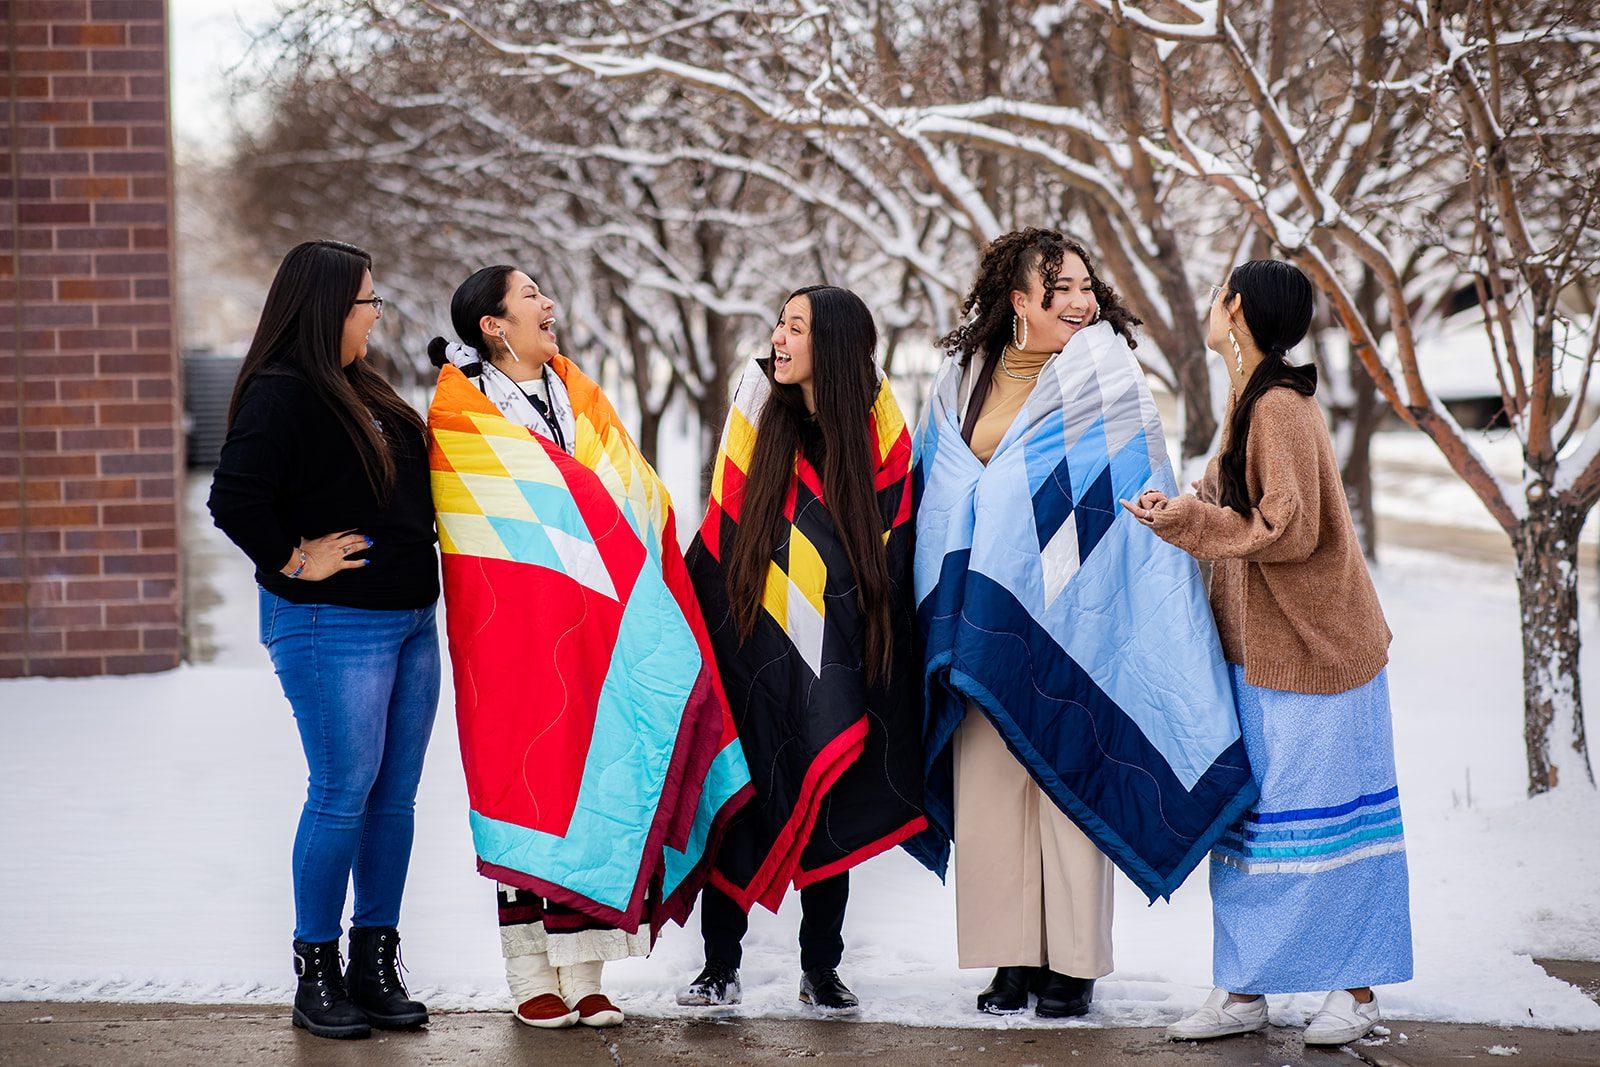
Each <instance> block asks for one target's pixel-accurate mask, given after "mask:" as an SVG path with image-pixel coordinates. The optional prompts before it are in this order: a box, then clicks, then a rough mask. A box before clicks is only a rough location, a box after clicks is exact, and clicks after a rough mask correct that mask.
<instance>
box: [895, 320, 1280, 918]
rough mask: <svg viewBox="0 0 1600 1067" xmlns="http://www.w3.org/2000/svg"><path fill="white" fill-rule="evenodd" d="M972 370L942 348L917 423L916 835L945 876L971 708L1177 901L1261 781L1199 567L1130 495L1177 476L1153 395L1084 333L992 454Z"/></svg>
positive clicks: (1111, 339)
mask: <svg viewBox="0 0 1600 1067" xmlns="http://www.w3.org/2000/svg"><path fill="white" fill-rule="evenodd" d="M961 371H962V369H961V367H960V365H959V363H958V362H957V361H956V360H954V359H951V360H949V361H947V362H946V363H945V366H944V367H943V369H942V370H941V371H940V372H939V374H938V375H937V377H936V378H935V380H934V384H933V388H932V393H931V396H930V398H929V403H928V407H927V410H926V412H925V413H924V416H923V422H922V425H921V427H920V428H919V430H918V434H917V444H916V452H917V464H918V466H917V480H916V484H917V490H918V494H919V497H920V499H919V502H918V505H917V544H916V579H915V580H916V596H917V604H918V616H919V622H920V626H921V630H922V636H923V639H924V641H925V646H924V656H925V672H926V674H925V677H926V685H927V698H928V703H927V708H928V712H927V714H928V722H927V724H926V732H925V736H926V740H927V769H928V770H927V798H926V803H927V808H928V818H929V825H930V829H929V830H928V831H927V832H926V833H925V834H923V835H922V836H921V837H920V838H919V839H918V840H917V841H916V842H914V843H913V846H912V848H911V850H912V852H913V853H914V854H915V855H917V856H918V858H919V859H921V860H922V862H923V863H924V864H926V865H927V866H928V867H930V868H931V869H932V870H933V871H934V872H935V873H937V874H939V875H941V876H943V874H944V870H945V867H946V864H947V862H948V859H949V852H950V832H951V829H950V828H951V826H952V824H953V814H954V812H953V779H952V772H953V765H952V758H951V738H952V735H953V734H954V733H955V730H956V727H957V726H959V725H960V723H961V720H962V718H963V717H964V716H965V715H966V714H967V707H968V705H969V703H970V704H972V705H975V706H976V707H978V708H980V709H981V710H982V711H983V712H984V713H985V714H987V715H988V716H989V718H990V720H991V721H992V722H993V723H994V725H995V727H996V728H997V729H998V730H999V732H1000V735H1001V736H1002V737H1003V738H1005V741H1006V744H1007V745H1008V746H1009V747H1010V749H1011V751H1012V752H1013V753H1014V754H1015V755H1016V757H1017V758H1018V759H1019V760H1020V761H1021V762H1022V763H1023V765H1024V766H1026V767H1027V768H1028V771H1029V772H1030V773H1031V774H1032V776H1033V778H1034V780H1035V781H1037V782H1038V783H1039V786H1040V787H1041V788H1042V789H1043V790H1044V792H1045V793H1046V794H1047V795H1048V796H1049V797H1050V798H1051V799H1052V800H1054V801H1055V803H1056V804H1057V805H1058V806H1059V807H1060V808H1061V810H1062V811H1064V812H1066V813H1067V815H1068V816H1069V817H1071V819H1072V820H1073V821H1074V822H1075V823H1076V824H1077V825H1078V826H1079V827H1081V828H1082V830H1083V831H1084V833H1086V834H1087V835H1088V836H1089V837H1090V838H1091V839H1092V840H1093V841H1094V842H1095V843H1096V844H1097V845H1098V846H1099V847H1100V849H1101V851H1103V852H1104V853H1105V854H1106V855H1107V856H1108V857H1110V858H1111V860H1112V861H1113V862H1115V863H1116V864H1117V866H1118V867H1120V868H1121V869H1122V870H1123V871H1124V872H1125V873H1126V874H1127V875H1128V877H1129V878H1131V879H1132V880H1133V881H1134V883H1135V884H1137V885H1138V886H1139V888H1140V889H1142V890H1144V892H1145V893H1146V895H1148V896H1149V897H1150V899H1151V900H1152V901H1154V900H1155V899H1156V898H1158V897H1166V896H1170V895H1171V893H1172V892H1173V890H1175V889H1177V887H1178V886H1179V885H1181V884H1182V883H1183V880H1184V879H1185V878H1186V877H1187V876H1188V874H1189V872H1190V871H1192V870H1193V869H1194V868H1195V866H1196V865H1197V864H1198V863H1199V862H1200V861H1201V860H1202V859H1203V858H1204V857H1205V855H1206V853H1207V852H1208V851H1209V850H1210V848H1211V846H1212V845H1213V844H1215V843H1216V841H1217V840H1218V839H1219V838H1220V837H1221V836H1222V834H1223V832H1224V831H1225V830H1226V829H1227V828H1228V826H1229V824H1231V823H1233V822H1234V821H1236V820H1237V818H1238V816H1239V815H1240V813H1241V812H1243V811H1244V810H1245V809H1246V808H1248V807H1249V806H1250V805H1251V804H1252V803H1253V802H1254V801H1255V799H1256V787H1255V784H1254V782H1253V780H1252V778H1251V775H1250V767H1249V764H1248V762H1247V760H1246V758H1245V750H1244V743H1243V741H1242V739H1241V737H1240V733H1239V718H1238V714H1237V712H1236V710H1235V708H1234V701H1233V688H1232V680H1231V678H1230V676H1229V674H1228V669H1227V665H1226V664H1225V663H1224V661H1223V658H1222V648H1221V644H1220V642H1219V641H1218V639H1217V630H1216V624H1215V622H1214V621H1213V619H1212V616H1211V610H1210V607H1209V605H1208V604H1207V602H1206V596H1205V590H1204V588H1203V586H1202V583H1201V580H1200V574H1199V570H1198V568H1197V566H1196V564H1195V562H1194V560H1193V559H1192V558H1190V557H1189V556H1188V555H1187V554H1185V553H1184V552H1182V551H1181V550H1179V549H1177V548H1174V547H1173V546H1171V545H1168V544H1167V543H1166V542H1164V541H1162V540H1161V539H1160V538H1158V537H1156V536H1155V535H1154V534H1153V533H1152V532H1151V531H1150V530H1149V529H1147V528H1146V527H1144V526H1143V525H1141V524H1140V523H1138V522H1137V521H1136V520H1135V519H1134V518H1133V516H1132V515H1130V514H1129V513H1128V512H1127V511H1126V510H1124V509H1123V508H1122V507H1121V506H1120V505H1119V504H1118V501H1119V500H1122V499H1133V498H1135V497H1137V496H1138V495H1139V493H1141V492H1143V491H1144V490H1146V489H1152V488H1153V489H1160V490H1163V491H1164V492H1166V493H1168V494H1173V493H1175V492H1176V489H1177V487H1176V485H1175V483H1174V481H1173V475H1172V467H1171V463H1170V461H1169V460H1168V458H1167V450H1166V442H1165V438H1164V436H1163V434H1162V429H1161V420H1160V418H1159V416H1158V415H1157V413H1156V408H1155V404H1154V402H1153V400H1152V399H1151V396H1150V389H1149V387H1148V386H1147V385H1146V384H1145V380H1144V374H1143V372H1142V371H1141V370H1140V368H1139V366H1138V363H1137V362H1136V361H1135V359H1134V356H1133V351H1132V350H1131V349H1130V348H1129V347H1128V344H1127V342H1126V341H1124V340H1123V339H1122V338H1121V337H1120V336H1119V335H1118V334H1117V333H1116V332H1115V331H1113V330H1112V328H1111V326H1110V324H1109V323H1099V324H1097V325H1094V326H1089V327H1086V328H1085V329H1083V330H1080V331H1079V332H1078V333H1077V334H1075V335H1074V336H1073V338H1072V340H1071V341H1070V342H1068V344H1067V347H1066V348H1065V349H1064V350H1063V351H1062V352H1061V353H1060V354H1059V355H1058V356H1056V357H1055V358H1054V359H1052V360H1051V361H1050V363H1049V364H1047V365H1046V367H1045V368H1044V371H1043V373H1042V374H1041V375H1040V377H1039V380H1038V382H1037V384H1036V385H1035V386H1034V390H1033V393H1032V394H1031V395H1030V396H1029V398H1028V400H1027V401H1026V403H1025V404H1024V405H1023V407H1022V410H1021V411H1020V413H1019V414H1018V415H1017V417H1016V421H1015V422H1014V423H1013V424H1012V426H1011V429H1010V430H1009V431H1008V432H1007V434H1006V436H1005V437H1004V438H1003V439H1002V440H1001V442H1000V445H999V447H998V448H997V449H996V451H995V454H994V456H993V457H992V458H991V459H990V461H989V463H988V465H987V466H985V465H984V464H983V463H980V462H979V461H978V459H977V457H976V456H974V455H973V454H972V451H971V449H969V448H968V447H967V445H966V443H965V442H964V441H963V440H962V437H961V415H962V412H961V402H962V396H961V393H962V382H961V378H962V373H961Z"/></svg>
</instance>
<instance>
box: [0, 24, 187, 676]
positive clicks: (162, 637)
mask: <svg viewBox="0 0 1600 1067" xmlns="http://www.w3.org/2000/svg"><path fill="white" fill-rule="evenodd" d="M3 17H4V18H5V19H6V22H5V24H4V25H5V30H6V33H7V35H8V40H7V41H6V44H5V55H6V63H7V81H8V86H7V90H8V96H9V101H10V106H9V108H8V114H7V116H6V122H5V128H4V129H3V130H0V137H3V138H4V139H5V142H6V145H7V153H6V157H7V158H6V167H5V170H4V172H0V186H3V187H4V189H5V194H6V200H7V201H8V210H7V212H6V218H5V221H4V224H3V225H4V232H5V240H6V241H7V242H8V243H7V246H6V248H5V249H4V261H3V263H0V304H3V307H0V677H15V676H18V675H24V674H38V675H88V674H125V673H135V672H142V671H156V670H165V669H168V668H171V667H174V666H176V665H177V663H178V658H179V651H180V649H181V647H182V640H181V629H182V599H181V593H180V589H179V575H180V570H179V565H178V527H179V493H180V491H181V490H180V486H181V484H182V482H181V477H180V476H181V471H182V458H183V457H182V451H183V439H182V434H181V433H180V432H179V419H180V415H181V412H180V407H179V404H180V400H179V397H180V391H179V389H178V374H179V362H178V356H177V346H176V344H175V342H174V338H173V328H174V314H173V298H172V279H173V277H174V275H175V270H174V263H173V244H172V243H173V233H174V223H175V220H174V218H173V198H172V145H171V133H170V128H169V121H168V112H169V108H168V87H167V26H166V7H165V4H164V2H163V0H9V2H8V3H7V5H6V13H5V15H4V16H3Z"/></svg>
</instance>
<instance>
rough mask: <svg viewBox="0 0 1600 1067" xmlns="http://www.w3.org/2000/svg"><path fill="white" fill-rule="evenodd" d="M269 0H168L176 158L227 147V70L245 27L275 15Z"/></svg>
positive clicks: (238, 55) (241, 52)
mask: <svg viewBox="0 0 1600 1067" xmlns="http://www.w3.org/2000/svg"><path fill="white" fill-rule="evenodd" d="M276 10H277V5H276V4H275V3H274V0H169V3H168V5H167V17H168V19H169V22H170V26H171V42H172V51H171V57H170V58H171V63H172V122H173V142H174V146H175V148H176V150H177V153H178V155H179V158H180V159H185V158H192V157H195V156H201V157H204V156H214V155H217V154H220V152H221V151H222V150H223V149H224V148H225V147H226V146H227V142H228V139H229V137H230V136H231V134H232V131H233V126H234V122H233V119H232V115H233V113H234V108H235V104H234V102H233V100H232V99H231V97H230V94H229V90H228V71H229V70H230V69H231V68H233V67H234V66H235V65H236V64H238V63H239V62H240V61H241V60H243V59H244V58H245V57H246V54H247V53H248V51H249V48H250V34H251V30H253V29H257V30H258V29H259V28H260V27H262V26H263V25H267V24H270V23H271V22H272V21H273V20H274V19H275V18H276Z"/></svg>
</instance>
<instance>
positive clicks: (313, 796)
mask: <svg viewBox="0 0 1600 1067" xmlns="http://www.w3.org/2000/svg"><path fill="white" fill-rule="evenodd" d="M371 267H372V259H371V257H370V256H368V255H367V253H365V252H363V251H361V250H360V249H359V248H355V247H353V246H351V245H347V244H341V243H338V242H335V241H310V242H307V243H305V244H302V245H299V246H297V247H296V248H294V249H293V250H292V251H290V252H289V254H288V255H287V256H285V257H284V260H283V263H282V265H280V266H279V268H278V273H277V276H276V277H275V278H274V279H273V282H272V288H271V289H270V290H269V291H268V293H267V301H266V306H265V308H263V310H262V313H261V322H260V324H259V325H258V326H257V327H256V334H255V339H254V340H253V341H252V342H251V344H250V351H249V354H248V355H247V356H246V357H245V361H244V367H243V368H242V369H241V370H240V372H239V382H238V384H237V385H236V386H235V387H234V393H233V402H232V405H231V407H230V408H229V413H228V437H227V441H226V442H225V443H224V445H223V447H222V458H221V461H220V463H219V464H218V466H217V471H216V477H215V480H214V481H213V482H212V486H211V500H210V507H211V514H212V517H213V519H214V520H215V521H216V524H217V526H218V527H219V528H220V529H221V530H222V531H223V532H224V533H225V534H227V535H228V537H229V538H230V539H231V540H232V541H233V542H234V544H236V545H238V546H239V547H240V548H241V549H243V550H244V552H245V554H246V555H248V556H249V557H250V559H251V560H252V561H253V562H254V563H255V565H256V582H257V584H259V585H260V587H261V588H260V602H261V641H262V643H263V644H264V645H265V646H266V648H267V651H268V653H269V654H270V655H271V657H272V663H273V666H274V667H275V668H276V670H277V674H278V680H279V681H280V683H281V684H282V685H283V691H284V695H285V696H286V697H288V699H289V703H290V705H291V706H292V707H293V708H294V716H295V722H296V724H297V725H298V726H299V730H300V742H301V745H302V747H303V748H304V750H305V754H306V763H307V765H308V766H309V768H310V784H309V786H308V788H307V791H306V802H305V807H304V809H303V810H302V812H301V815H300V825H299V829H298V831H297V832H296V834H295V842H294V901H295V935H294V954H295V973H296V974H297V975H299V988H298V991H297V993H296V995H295V1008H294V1024H295V1025H296V1026H298V1027H301V1028H303V1029H306V1030H309V1031H311V1032H312V1033H314V1034H317V1035H319V1036H323V1037H366V1036H368V1034H370V1032H371V1027H372V1026H379V1027H386V1028H398V1027H411V1026H420V1025H422V1024H423V1023H425V1022H427V1020H428V1012H427V1009H426V1008H425V1007H424V1006H423V1005H422V1004H419V1003H418V1002H416V1001H414V1000H409V999H407V997H406V995H405V989H404V986H403V985H402V984H401V981H400V976H399V973H398V969H397V966H396V951H397V948H398V944H399V934H398V933H397V931H396V927H397V926H398V924H399V917H400V897H401V894H402V892H403V891H404V888H405V879H406V869H407V866H408V865H409V863H410V857H411V837H412V810H413V802H414V800H415V798H416V792H417V782H418V779H419V778H420V776H421V773H422V757H423V753H424V751H425V750H426V749H427V745H428V737H429V734H430V733H431V732H432V729H433V718H434V712H435V710H436V709H437V707H438V703H439V638H438V631H437V628H436V625H435V621H434V602H435V601H436V600H437V599H438V597H439V577H438V557H437V554H436V552H435V549H434V529H433V503H432V496H431V493H430V490H429V484H428V483H429V475H428V451H427V441H426V431H425V428H424V424H423V422H422V419H421V418H420V417H419V416H418V414H417V413H416V412H415V411H413V410H412V409H411V408H410V407H409V406H408V405H407V404H406V403H405V401H403V400H401V399H400V397H399V396H398V395H397V394H396V393H395V391H394V390H393V389H392V388H391V387H390V386H389V384H388V383H387V382H385V381H384V380H383V378H381V377H380V376H379V375H378V374H377V373H376V372H375V371H373V370H372V369H371V368H370V367H369V366H367V364H366V363H365V357H366V353H367V335H368V334H369V333H370V332H371V331H372V327H373V325H374V324H375V323H376V322H377V320H378V318H379V316H380V315H381V314H382V312H383V300H382V298H380V297H378V296H377V295H376V294H375V293H374V292H373V287H372V271H371ZM352 872H353V873H354V877H355V913H354V916H353V919H352V922H351V928H350V969H349V972H348V973H347V974H346V973H343V972H342V970H341V962H340V955H339V937H340V933H341V923H342V919H343V916H344V903H345V886H346V885H347V884H348V883H349V881H350V878H351V875H352Z"/></svg>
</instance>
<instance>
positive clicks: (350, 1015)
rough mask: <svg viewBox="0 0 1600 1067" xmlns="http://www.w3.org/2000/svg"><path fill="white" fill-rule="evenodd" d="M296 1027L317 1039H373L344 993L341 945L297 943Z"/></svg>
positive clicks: (366, 1023) (363, 1019)
mask: <svg viewBox="0 0 1600 1067" xmlns="http://www.w3.org/2000/svg"><path fill="white" fill-rule="evenodd" d="M294 973H295V974H297V975H298V976H299V977H300V984H299V987H298V988H296V989H295V992H294V1024H295V1025H296V1026H298V1027H299V1028H300V1029H302V1030H306V1031H308V1032H310V1033H312V1034H314V1035H316V1036H317V1037H340V1038H354V1037H371V1036H372V1026H371V1024H369V1023H368V1022H367V1017H366V1016H365V1015H364V1014H362V1012H361V1009H360V1008H358V1007H356V1006H355V1005H354V1004H352V1003H351V1002H350V995H349V994H348V993H346V992H345V988H344V974H343V972H341V971H340V970H339V942H337V941H316V942H311V941H296V942H295V943H294Z"/></svg>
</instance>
